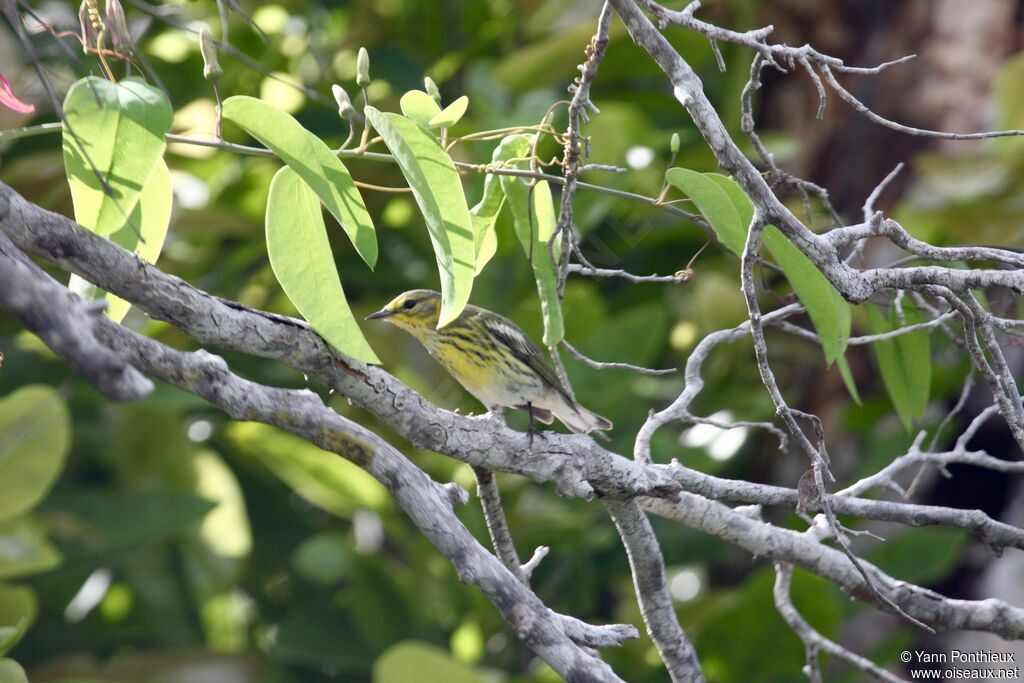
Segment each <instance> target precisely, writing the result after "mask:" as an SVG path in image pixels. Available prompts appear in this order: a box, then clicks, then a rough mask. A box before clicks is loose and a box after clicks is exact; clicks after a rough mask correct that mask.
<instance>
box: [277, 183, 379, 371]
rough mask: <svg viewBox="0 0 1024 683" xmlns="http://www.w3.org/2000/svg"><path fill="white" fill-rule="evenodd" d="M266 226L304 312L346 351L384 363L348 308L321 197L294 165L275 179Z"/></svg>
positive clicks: (289, 290)
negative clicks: (294, 168)
mask: <svg viewBox="0 0 1024 683" xmlns="http://www.w3.org/2000/svg"><path fill="white" fill-rule="evenodd" d="M266 231H267V253H268V254H269V255H270V265H271V268H273V270H274V275H275V276H277V281H278V282H279V283H281V288H282V289H284V292H285V294H287V295H288V298H289V299H290V300H291V302H292V303H293V304H294V305H295V308H296V309H297V310H298V311H299V313H301V314H302V317H303V318H305V319H306V321H307V322H308V323H309V324H310V325H311V326H312V327H313V329H314V330H316V332H317V334H319V335H320V336H321V337H323V338H324V340H326V341H327V343H328V344H330V345H331V346H333V347H334V348H336V349H338V350H339V351H341V352H342V353H346V354H348V355H350V356H352V357H353V358H358V359H359V360H362V361H366V362H367V363H379V362H380V361H379V360H378V359H377V355H376V354H375V353H374V352H373V349H371V348H370V344H369V342H367V341H366V338H365V337H364V336H363V332H362V330H361V329H360V328H359V324H358V323H357V322H356V319H355V317H354V316H353V315H352V311H351V309H349V307H348V301H347V300H346V298H345V291H344V290H343V289H342V287H341V279H340V278H339V277H338V269H337V266H336V265H335V263H334V255H333V253H332V252H331V243H330V240H329V239H328V237H327V229H326V227H325V226H324V219H323V215H322V214H321V212H320V201H319V200H318V199H317V196H316V194H315V193H314V192H313V190H311V189H310V188H309V186H308V185H307V184H306V183H305V181H304V180H303V179H302V178H301V177H299V175H298V174H297V173H295V171H293V170H292V168H291V167H290V166H286V167H284V168H282V169H281V170H279V171H278V172H277V175H275V176H274V180H273V181H272V182H271V183H270V194H269V195H268V197H267V219H266Z"/></svg>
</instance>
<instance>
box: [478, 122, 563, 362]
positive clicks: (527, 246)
mask: <svg viewBox="0 0 1024 683" xmlns="http://www.w3.org/2000/svg"><path fill="white" fill-rule="evenodd" d="M531 144H532V143H531V138H530V137H529V136H527V135H512V136H509V137H507V138H505V139H504V140H502V142H501V144H500V145H499V146H498V148H497V149H496V150H494V156H493V161H494V163H495V164H499V163H500V164H502V165H507V166H509V167H511V168H527V167H528V164H527V162H526V161H515V160H519V159H522V158H523V157H526V156H529V154H530V147H531ZM510 161H511V163H509V162H510ZM501 188H502V190H503V191H504V193H505V197H506V198H507V199H508V205H509V208H510V209H511V210H512V225H513V227H514V229H515V232H516V237H517V238H519V244H520V245H521V246H522V247H523V251H524V252H525V253H526V256H527V258H528V259H529V260H530V263H531V265H532V267H533V275H534V279H535V280H536V282H537V294H538V296H539V297H540V305H541V312H542V314H543V316H544V344H545V345H546V346H554V345H555V344H557V343H558V342H560V341H562V337H563V336H564V333H565V330H564V324H563V320H562V306H561V301H560V300H559V298H558V275H557V272H556V270H555V264H554V262H553V261H552V255H551V251H550V250H549V249H548V241H549V240H550V239H551V236H552V235H553V234H554V232H555V208H554V202H553V200H552V198H551V188H550V187H549V186H548V183H547V181H540V182H537V183H535V184H533V185H530V184H529V182H528V181H527V179H524V178H518V177H516V176H505V175H503V176H501ZM557 246H558V245H556V251H555V255H556V256H557V255H558V253H560V252H559V251H558V249H557Z"/></svg>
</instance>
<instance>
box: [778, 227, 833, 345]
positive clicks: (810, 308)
mask: <svg viewBox="0 0 1024 683" xmlns="http://www.w3.org/2000/svg"><path fill="white" fill-rule="evenodd" d="M764 244H765V246H766V247H768V251H770V252H771V254H772V258H774V259H775V261H776V262H777V263H778V264H779V266H781V267H782V270H783V272H784V273H785V274H786V279H788V280H789V283H790V284H791V285H793V290H794V291H795V292H796V295H797V296H798V297H800V303H802V304H803V305H804V308H806V309H807V314H808V315H810V317H811V322H813V323H814V328H815V329H816V330H817V331H818V338H819V339H821V348H822V349H823V350H824V352H825V360H826V361H827V362H828V364H829V365H831V364H832V363H833V361H835V359H836V358H837V357H838V356H839V355H840V354H842V353H843V351H844V350H845V348H846V342H847V340H849V338H850V320H851V317H850V305H849V304H848V303H846V301H845V300H844V299H843V297H842V296H841V295H840V294H839V292H838V291H836V288H835V287H833V286H832V283H830V282H829V281H828V279H826V278H825V276H824V275H822V273H821V271H820V270H818V267H817V266H815V265H814V263H813V262H812V261H811V260H810V259H809V258H807V256H806V255H805V254H804V253H803V252H802V251H800V249H799V248H797V246H796V245H795V244H793V243H792V242H790V241H789V240H788V239H786V236H785V235H783V234H782V233H781V232H779V230H778V228H776V227H775V226H774V225H769V226H767V227H765V230H764Z"/></svg>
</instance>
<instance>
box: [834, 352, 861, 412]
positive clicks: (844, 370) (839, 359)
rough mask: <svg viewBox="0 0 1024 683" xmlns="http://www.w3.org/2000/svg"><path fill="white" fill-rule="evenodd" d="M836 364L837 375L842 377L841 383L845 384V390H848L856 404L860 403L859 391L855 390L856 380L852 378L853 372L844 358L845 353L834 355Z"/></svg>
mask: <svg viewBox="0 0 1024 683" xmlns="http://www.w3.org/2000/svg"><path fill="white" fill-rule="evenodd" d="M836 365H837V366H838V367H839V376H840V377H842V378H843V384H845V385H846V391H847V392H849V394H850V398H852V399H853V402H854V403H856V404H857V405H861V400H860V392H859V391H857V382H855V381H854V379H853V372H851V371H850V364H849V363H848V362H847V360H846V354H840V355H838V356H836Z"/></svg>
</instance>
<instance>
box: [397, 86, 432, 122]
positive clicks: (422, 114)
mask: <svg viewBox="0 0 1024 683" xmlns="http://www.w3.org/2000/svg"><path fill="white" fill-rule="evenodd" d="M398 106H399V107H400V108H401V110H402V113H403V114H405V116H406V118H410V119H412V120H413V121H415V122H416V123H418V124H420V125H421V126H429V125H430V120H431V119H432V118H434V117H435V116H437V115H438V114H440V113H441V107H439V106H437V102H435V101H434V98H433V97H431V96H430V95H428V94H427V93H425V92H423V91H422V90H410V91H409V92H407V93H405V94H404V95H402V99H400V100H399V101H398Z"/></svg>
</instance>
